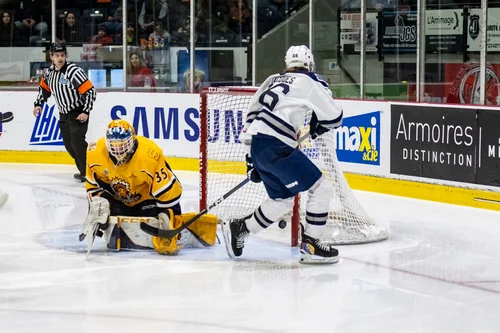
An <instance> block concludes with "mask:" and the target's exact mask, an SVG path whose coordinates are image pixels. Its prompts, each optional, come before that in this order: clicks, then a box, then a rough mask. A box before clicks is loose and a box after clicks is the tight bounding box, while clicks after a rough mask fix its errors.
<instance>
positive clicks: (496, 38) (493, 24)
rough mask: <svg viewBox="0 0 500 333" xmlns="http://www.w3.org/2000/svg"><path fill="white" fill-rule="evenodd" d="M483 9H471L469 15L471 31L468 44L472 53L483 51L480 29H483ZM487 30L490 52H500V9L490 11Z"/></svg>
mask: <svg viewBox="0 0 500 333" xmlns="http://www.w3.org/2000/svg"><path fill="white" fill-rule="evenodd" d="M481 16H482V15H481V9H478V8H477V9H476V8H474V9H471V10H470V15H469V23H468V25H469V29H468V34H467V44H468V45H469V49H468V50H469V51H470V52H479V51H480V50H481V38H480V36H479V28H480V27H481V20H482V17H481ZM487 26H488V27H487V30H486V38H487V45H486V47H487V50H488V52H499V51H500V8H489V9H488V24H487Z"/></svg>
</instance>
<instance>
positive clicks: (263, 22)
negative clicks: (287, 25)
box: [257, 0, 286, 37]
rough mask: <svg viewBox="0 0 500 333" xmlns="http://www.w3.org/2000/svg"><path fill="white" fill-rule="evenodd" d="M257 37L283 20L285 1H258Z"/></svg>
mask: <svg viewBox="0 0 500 333" xmlns="http://www.w3.org/2000/svg"><path fill="white" fill-rule="evenodd" d="M257 4H258V8H257V15H258V16H257V17H258V19H259V22H258V25H257V27H258V29H259V32H258V33H259V37H260V36H262V35H263V34H265V33H266V32H268V31H269V30H271V29H272V28H274V27H275V26H277V25H278V24H280V23H281V22H283V21H284V20H285V12H286V3H285V0H258V2H257Z"/></svg>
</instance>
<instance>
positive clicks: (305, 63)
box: [285, 45, 316, 72]
mask: <svg viewBox="0 0 500 333" xmlns="http://www.w3.org/2000/svg"><path fill="white" fill-rule="evenodd" d="M285 64H286V68H287V69H289V68H294V67H298V68H305V69H307V70H308V71H309V72H315V71H316V65H315V63H314V57H313V55H312V52H311V50H309V48H308V47H307V46H305V45H300V46H291V47H290V48H289V49H288V51H286V55H285Z"/></svg>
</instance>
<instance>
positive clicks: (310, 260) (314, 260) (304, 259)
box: [299, 252, 339, 265]
mask: <svg viewBox="0 0 500 333" xmlns="http://www.w3.org/2000/svg"><path fill="white" fill-rule="evenodd" d="M338 262H339V256H336V257H320V256H314V255H310V254H308V253H302V252H301V253H300V259H299V263H301V264H313V265H331V264H336V263H338Z"/></svg>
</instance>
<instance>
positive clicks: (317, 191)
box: [304, 176, 334, 239]
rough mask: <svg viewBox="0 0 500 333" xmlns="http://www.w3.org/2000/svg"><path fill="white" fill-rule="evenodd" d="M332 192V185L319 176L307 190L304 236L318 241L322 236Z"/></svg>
mask: <svg viewBox="0 0 500 333" xmlns="http://www.w3.org/2000/svg"><path fill="white" fill-rule="evenodd" d="M333 191H334V190H333V186H332V184H330V182H329V181H328V180H327V179H326V178H325V177H324V176H321V178H320V179H319V180H318V181H317V182H316V183H315V184H314V185H313V186H312V187H311V188H310V189H309V191H308V194H309V199H308V200H307V204H306V225H305V226H304V227H305V231H304V232H305V234H306V235H308V236H310V237H312V238H315V239H319V238H320V237H321V235H322V234H323V228H324V226H325V225H326V220H327V219H328V211H329V208H330V200H331V199H332V196H333V194H334V192H333Z"/></svg>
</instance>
